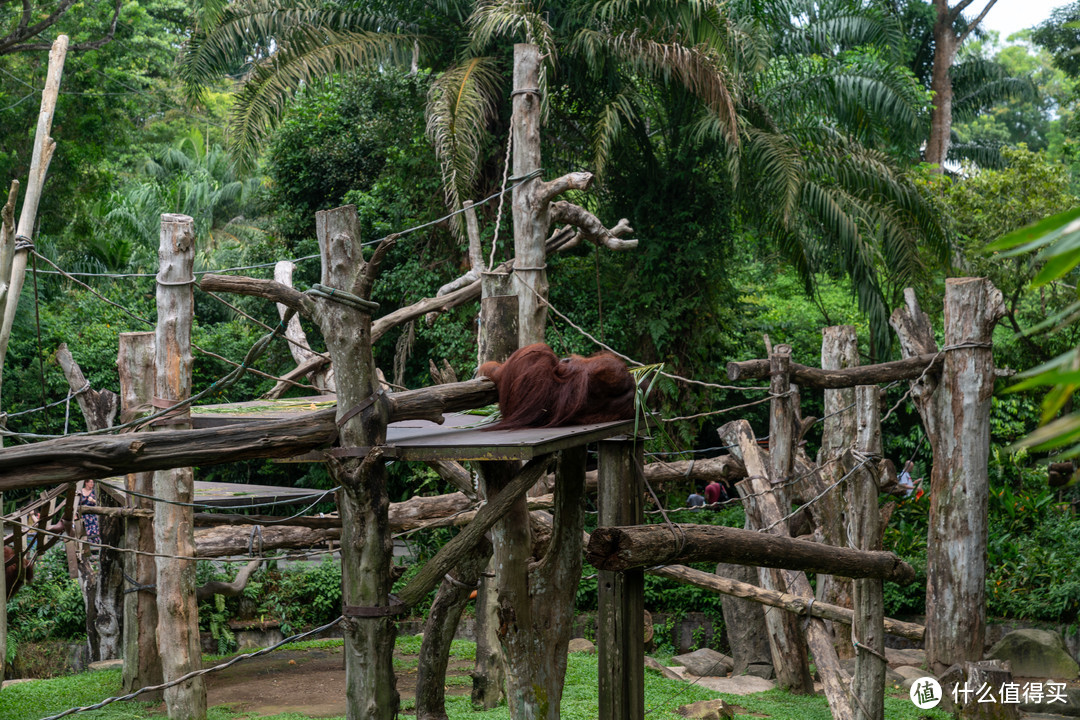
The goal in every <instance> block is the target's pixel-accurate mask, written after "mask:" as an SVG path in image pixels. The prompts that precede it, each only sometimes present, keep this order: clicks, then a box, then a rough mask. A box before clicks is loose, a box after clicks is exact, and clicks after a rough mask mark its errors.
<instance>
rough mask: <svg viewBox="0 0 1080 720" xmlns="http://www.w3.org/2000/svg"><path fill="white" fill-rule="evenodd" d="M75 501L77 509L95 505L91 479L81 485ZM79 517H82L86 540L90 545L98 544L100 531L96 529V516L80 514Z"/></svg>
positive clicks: (95, 500)
mask: <svg viewBox="0 0 1080 720" xmlns="http://www.w3.org/2000/svg"><path fill="white" fill-rule="evenodd" d="M75 499H76V500H77V501H78V503H79V507H88V506H96V505H97V499H96V498H95V497H94V481H93V480H92V479H91V480H87V481H86V482H84V483H83V486H82V488H81V489H80V490H79V492H78V493H77V494H76V496H75ZM80 515H81V516H82V521H83V528H85V529H86V539H87V540H89V541H90V542H92V543H100V542H101V531H100V530H99V529H98V516H97V515H91V514H90V513H80Z"/></svg>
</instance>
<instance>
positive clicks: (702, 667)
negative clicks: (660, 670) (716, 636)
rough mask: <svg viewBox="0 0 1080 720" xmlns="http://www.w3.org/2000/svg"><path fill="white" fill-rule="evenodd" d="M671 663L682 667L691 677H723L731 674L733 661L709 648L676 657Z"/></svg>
mask: <svg viewBox="0 0 1080 720" xmlns="http://www.w3.org/2000/svg"><path fill="white" fill-rule="evenodd" d="M671 662H673V663H677V664H679V665H683V666H685V667H686V671H687V672H688V673H691V674H692V675H704V676H709V677H723V676H726V675H727V674H728V673H729V672H731V667H732V665H734V660H732V659H731V658H730V657H729V656H727V655H724V654H723V653H719V652H716V651H715V650H711V649H709V648H701V649H700V650H695V651H694V652H692V653H687V654H685V655H676V656H675V657H673V658H671Z"/></svg>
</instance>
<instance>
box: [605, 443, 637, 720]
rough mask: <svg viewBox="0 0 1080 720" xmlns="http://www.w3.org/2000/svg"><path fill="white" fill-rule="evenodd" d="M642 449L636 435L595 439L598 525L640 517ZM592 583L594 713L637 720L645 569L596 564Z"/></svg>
mask: <svg viewBox="0 0 1080 720" xmlns="http://www.w3.org/2000/svg"><path fill="white" fill-rule="evenodd" d="M642 454H643V450H642V444H641V442H640V441H634V440H625V439H623V440H605V441H603V442H601V443H600V461H599V471H600V472H599V483H598V488H597V490H598V492H597V505H598V509H599V519H598V521H599V523H600V525H601V526H616V525H640V524H641V523H642V522H644V517H645V515H644V507H643V506H642V498H643V497H644V494H645V482H644V478H643V477H642V475H641V471H640V470H639V468H640V467H641V462H642ZM597 585H598V599H597V602H598V612H597V626H598V627H597V642H598V648H597V652H598V654H599V655H598V656H599V669H600V697H599V699H598V704H599V714H598V717H599V718H600V720H641V719H642V718H644V716H645V667H644V661H645V605H644V594H645V573H644V571H643V570H641V569H640V568H639V569H636V570H627V571H625V572H613V571H609V570H601V571H600V572H599V581H598V583H597Z"/></svg>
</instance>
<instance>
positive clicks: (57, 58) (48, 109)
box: [0, 35, 68, 683]
mask: <svg viewBox="0 0 1080 720" xmlns="http://www.w3.org/2000/svg"><path fill="white" fill-rule="evenodd" d="M67 48H68V36H67V35H58V36H57V38H56V40H54V41H53V46H52V49H51V50H50V51H49V70H48V73H47V74H46V76H45V89H44V91H42V93H41V109H40V111H39V112H38V124H37V132H36V133H35V135H34V149H33V152H32V153H31V155H30V176H29V178H27V185H26V194H25V195H24V196H23V205H22V212H21V213H20V215H19V224H18V226H16V228H15V233H14V237H10V236H9V233H8V232H4V233H3V235H4V236H5V237H4V238H3V241H4V243H3V245H4V247H3V250H2V253H0V255H2V258H0V260H2V261H0V266H2V267H0V311H2V312H3V317H2V318H0V378H2V377H3V371H4V359H5V358H6V357H7V346H8V340H9V339H10V338H11V326H12V324H13V323H14V322H15V310H16V307H17V306H18V304H19V295H21V294H22V286H23V279H24V277H25V276H26V256H27V254H28V252H29V247H30V246H29V245H24V244H23V243H20V242H19V241H21V240H23V238H26V239H27V240H29V239H30V238H31V237H33V232H34V220H35V219H36V218H37V207H38V201H39V200H40V199H41V188H42V186H43V185H44V184H45V175H46V173H48V171H49V162H50V161H51V160H52V154H53V150H54V149H55V148H56V142H55V141H53V139H52V138H51V137H49V132H50V131H51V130H52V120H53V114H54V113H55V112H56V98H57V97H58V96H59V94H60V77H61V75H62V74H63V71H64V59H65V58H66V57H67ZM17 188H18V185H17V184H14V183H13V184H12V188H11V193H10V195H9V204H11V202H12V201H13V200H14V198H15V193H16V190H17ZM5 214H6V213H5ZM6 219H7V218H5V220H6ZM12 219H13V217H12ZM4 225H5V230H8V229H9V228H8V227H7V222H5V223H4ZM9 262H10V263H11V265H10V266H9V265H8V263H9ZM0 447H3V438H0ZM3 504H4V495H3V493H0V514H2V512H3ZM3 529H4V528H3V523H2V522H0V538H2V537H3ZM0 574H2V573H0ZM4 584H5V578H3V577H0V683H2V682H3V677H4V669H5V659H6V658H7V589H6V587H5V586H4Z"/></svg>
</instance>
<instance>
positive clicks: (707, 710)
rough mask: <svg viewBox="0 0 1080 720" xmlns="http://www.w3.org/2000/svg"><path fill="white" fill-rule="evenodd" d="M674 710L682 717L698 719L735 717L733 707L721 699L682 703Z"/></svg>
mask: <svg viewBox="0 0 1080 720" xmlns="http://www.w3.org/2000/svg"><path fill="white" fill-rule="evenodd" d="M675 712H677V713H679V714H680V715H682V716H683V717H688V718H697V719H698V720H720V718H733V717H735V708H733V707H731V706H730V705H728V704H727V703H726V702H724V701H723V700H702V701H701V702H696V703H692V704H690V705H683V706H682V707H681V708H679V709H678V710H676V711H675Z"/></svg>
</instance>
